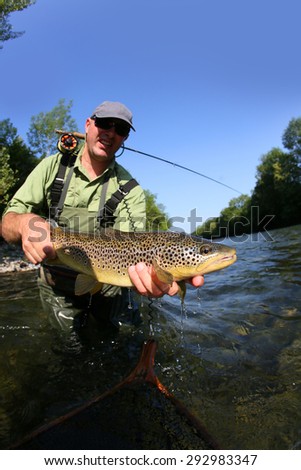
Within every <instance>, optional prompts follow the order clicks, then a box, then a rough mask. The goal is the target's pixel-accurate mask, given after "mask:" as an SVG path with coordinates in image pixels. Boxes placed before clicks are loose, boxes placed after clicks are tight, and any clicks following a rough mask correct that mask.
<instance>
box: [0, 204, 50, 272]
mask: <svg viewBox="0 0 301 470" xmlns="http://www.w3.org/2000/svg"><path fill="white" fill-rule="evenodd" d="M2 231H3V236H4V237H5V239H6V240H7V241H9V242H11V243H17V242H20V241H21V243H22V249H23V251H24V254H25V256H26V258H27V259H28V260H29V261H30V262H31V263H33V264H38V263H41V262H42V261H43V260H44V259H46V258H50V259H53V258H55V257H56V253H55V250H54V248H53V245H52V243H51V241H50V226H49V224H48V222H47V221H46V220H45V219H43V218H42V217H39V216H37V215H35V214H31V213H29V214H17V213H15V212H9V213H8V214H6V215H5V216H4V218H3V225H2Z"/></svg>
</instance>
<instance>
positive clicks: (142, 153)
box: [121, 147, 242, 194]
mask: <svg viewBox="0 0 301 470" xmlns="http://www.w3.org/2000/svg"><path fill="white" fill-rule="evenodd" d="M124 150H130V151H131V152H136V153H139V154H141V155H145V156H147V157H150V158H154V159H155V160H160V161H161V162H164V163H168V164H169V165H172V166H176V167H178V168H181V169H182V170H186V171H190V172H191V173H194V174H196V175H199V176H202V177H203V178H207V179H208V180H211V181H214V183H217V184H220V185H222V186H225V187H226V188H228V189H231V190H232V191H235V192H236V193H238V194H242V193H241V192H240V191H238V190H237V189H235V188H232V186H228V185H227V184H225V183H222V182H221V181H218V180H216V179H214V178H211V177H210V176H207V175H204V174H203V173H200V172H199V171H196V170H192V169H191V168H188V167H187V166H183V165H179V164H178V163H175V162H171V161H170V160H166V159H165V158H161V157H157V156H156V155H151V154H150V153H145V152H141V150H135V149H132V148H130V147H124ZM122 153H123V152H122ZM121 155H122V154H121Z"/></svg>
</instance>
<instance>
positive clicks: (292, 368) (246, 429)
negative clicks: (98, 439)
mask: <svg viewBox="0 0 301 470" xmlns="http://www.w3.org/2000/svg"><path fill="white" fill-rule="evenodd" d="M224 243H226V244H229V245H235V246H236V249H237V255H238V261H237V262H236V263H235V264H234V265H232V266H231V267H229V268H227V269H225V270H223V271H219V272H216V273H212V274H209V275H207V276H206V278H205V285H204V286H203V287H202V288H200V289H198V290H196V289H193V288H188V292H187V295H186V300H185V311H184V312H183V311H181V305H180V300H179V299H178V298H175V297H174V298H170V297H167V296H165V297H164V298H163V299H161V300H160V301H154V303H150V301H149V300H147V299H144V300H143V305H142V312H143V323H142V325H140V326H138V327H133V326H130V325H126V324H124V325H123V326H122V327H121V329H120V331H119V333H118V334H113V333H108V332H98V331H93V332H90V333H91V334H87V335H82V336H78V335H76V334H72V335H70V336H68V337H66V336H63V335H60V334H59V333H58V332H56V331H55V330H53V329H52V328H51V327H50V326H49V325H48V321H47V319H46V318H45V315H44V313H43V311H42V308H41V304H40V300H39V296H38V291H37V287H36V281H35V276H36V273H35V272H20V273H10V274H1V276H0V302H1V304H0V305H1V309H0V338H1V342H0V354H1V363H0V397H1V398H0V399H1V402H0V448H2V449H5V448H8V447H9V446H10V445H12V443H14V442H15V441H17V440H19V439H22V438H23V437H24V436H25V435H26V434H28V433H30V432H32V431H33V430H34V429H36V428H38V427H39V426H41V425H43V424H45V423H46V422H48V421H51V420H53V419H55V418H57V417H59V416H61V415H63V414H65V413H66V412H68V411H70V410H72V409H74V408H76V407H78V406H80V405H82V404H83V403H85V402H86V401H87V400H89V399H91V398H93V397H95V396H98V395H100V394H101V393H103V392H104V391H106V390H108V389H110V388H111V387H113V386H114V385H116V384H117V383H119V382H120V381H121V380H122V379H123V378H124V377H126V376H127V375H128V374H129V372H130V371H131V370H132V369H133V368H134V367H135V365H136V364H137V362H138V360H139V356H140V352H141V348H142V344H143V342H144V340H145V339H147V338H148V337H149V336H151V337H152V338H155V339H156V341H157V342H158V350H157V353H156V357H155V372H156V374H157V376H158V377H159V379H160V381H161V382H162V383H163V384H164V385H165V387H167V388H168V390H169V391H170V392H172V393H173V395H174V396H175V397H177V398H178V399H179V400H181V402H182V403H183V404H184V405H185V406H186V408H187V409H189V410H190V412H191V413H192V414H193V415H194V416H196V417H198V418H199V419H200V420H201V421H202V423H203V424H204V425H205V427H206V429H207V430H208V431H209V432H210V434H211V435H212V436H214V438H216V440H217V441H218V442H219V445H220V447H221V448H223V449H301V307H300V304H301V226H295V227H290V228H286V229H281V230H275V231H271V232H269V234H268V236H267V234H254V235H252V236H251V235H250V236H248V237H245V238H236V239H232V240H226V241H224ZM145 393H147V392H145ZM126 400H128V401H126ZM126 400H125V401H124V400H123V401H120V403H119V406H122V407H123V408H127V412H128V413H129V414H130V416H132V415H134V414H135V413H136V421H135V424H131V427H133V428H135V426H136V427H137V432H140V434H143V439H144V440H143V441H141V442H142V443H141V446H142V448H143V446H144V448H148V447H146V446H147V445H148V444H146V443H147V442H149V448H158V449H159V448H162V449H164V448H167V447H168V448H171V447H172V445H171V442H169V444H167V443H166V442H165V441H164V440H161V441H160V442H161V444H160V443H158V442H157V443H152V442H151V435H152V429H153V428H152V426H153V424H152V422H151V419H150V414H149V415H147V416H143V413H144V412H143V410H142V411H141V403H142V402H141V403H140V402H139V403H140V406H139V416H140V418H139V416H137V407H138V402H137V400H136V402H135V401H131V400H129V399H128V397H127V398H126ZM116 406H118V405H116V402H114V403H113V402H112V407H111V412H112V414H111V416H112V421H113V420H114V419H115V418H113V415H114V413H113V407H114V411H115V412H116ZM146 406H148V405H146ZM152 406H153V404H152ZM163 408H164V404H163V405H162V403H160V406H157V408H156V413H157V414H158V413H159V415H160V416H161V418H160V419H159V421H160V426H161V427H162V432H163V434H164V432H166V433H167V432H169V434H170V436H171V437H170V440H171V441H172V443H174V448H182V446H181V441H180V440H176V435H175V431H174V430H173V433H174V434H172V433H171V431H170V429H169V430H168V429H167V428H168V426H170V422H169V417H170V421H171V420H172V419H174V418H172V417H171V415H172V412H171V411H170V410H169V412H168V413H167V414H166V412H165V411H166V410H164V409H163ZM158 410H159V411H158ZM160 410H161V411H160ZM92 411H93V410H92ZM118 413H119V415H120V410H118ZM160 413H161V414H160ZM164 413H165V414H164ZM151 414H152V413H151ZM159 415H158V416H159ZM163 415H164V420H165V422H164V423H163ZM139 419H140V422H139ZM89 420H90V422H91V423H92V421H93V414H92V415H91V416H90V417H89ZM157 421H158V419H157ZM159 421H158V422H159ZM142 422H143V423H144V428H143V430H141V429H142V428H141V423H142ZM93 423H94V424H93V426H94V431H93V432H98V431H97V429H98V428H97V422H96V424H95V420H94V421H93ZM157 424H158V423H157ZM91 425H92V424H91ZM95 426H96V431H95ZM108 427H109V425H108V423H107V424H106V429H105V430H104V429H102V432H103V431H105V432H106V434H108V433H110V429H108ZM177 427H178V429H180V427H181V424H179V423H178V424H177ZM87 432H88V430H87ZM179 432H181V431H179ZM179 432H178V434H179ZM173 436H174V438H173ZM148 437H149V440H148V441H147V438H148ZM185 439H186V441H185V448H190V446H191V448H197V444H195V442H194V433H193V432H191V441H190V442H189V440H190V437H189V432H188V434H187V430H186V437H185ZM187 441H188V443H187ZM175 442H177V443H175ZM116 445H117V444H116ZM183 446H184V444H183ZM117 448H120V447H117Z"/></svg>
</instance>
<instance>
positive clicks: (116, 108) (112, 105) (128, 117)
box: [92, 101, 135, 131]
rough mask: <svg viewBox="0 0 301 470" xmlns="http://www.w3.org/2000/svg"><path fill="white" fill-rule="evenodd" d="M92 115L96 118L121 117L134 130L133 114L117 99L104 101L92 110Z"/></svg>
mask: <svg viewBox="0 0 301 470" xmlns="http://www.w3.org/2000/svg"><path fill="white" fill-rule="evenodd" d="M92 116H95V117H98V118H116V119H122V120H123V121H125V122H127V123H128V124H129V125H130V126H131V128H132V129H133V131H134V130H135V129H134V127H133V125H132V119H133V115H132V113H131V111H130V110H129V109H128V108H127V107H126V106H124V104H122V103H119V102H118V101H104V102H103V103H101V104H100V105H99V106H97V108H96V109H95V110H94V111H93V114H92Z"/></svg>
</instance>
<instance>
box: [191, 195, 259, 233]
mask: <svg viewBox="0 0 301 470" xmlns="http://www.w3.org/2000/svg"><path fill="white" fill-rule="evenodd" d="M250 204H251V198H250V196H248V195H246V194H242V195H241V196H238V197H236V198H233V199H231V201H230V202H229V206H228V207H226V208H225V209H223V210H222V211H221V213H220V216H219V217H212V218H210V219H208V220H206V221H205V222H204V224H203V225H201V226H200V227H198V228H197V230H196V232H195V233H196V234H197V235H200V236H202V237H204V238H210V237H224V236H229V235H242V234H243V233H245V232H248V231H249V230H250V223H249V213H250Z"/></svg>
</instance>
